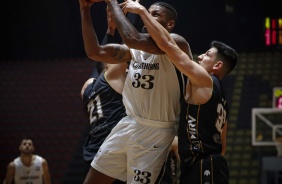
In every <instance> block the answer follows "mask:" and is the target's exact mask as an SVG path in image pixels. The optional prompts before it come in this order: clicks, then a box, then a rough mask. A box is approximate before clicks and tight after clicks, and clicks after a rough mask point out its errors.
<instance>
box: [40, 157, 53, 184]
mask: <svg viewBox="0 0 282 184" xmlns="http://www.w3.org/2000/svg"><path fill="white" fill-rule="evenodd" d="M42 167H43V181H44V184H51V175H50V171H49V167H48V163H47V161H46V160H45V159H43V162H42Z"/></svg>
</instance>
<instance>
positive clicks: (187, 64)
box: [123, 0, 211, 87]
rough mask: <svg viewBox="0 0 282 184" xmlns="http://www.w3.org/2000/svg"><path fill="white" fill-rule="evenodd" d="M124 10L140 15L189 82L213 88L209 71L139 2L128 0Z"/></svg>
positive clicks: (159, 45)
mask: <svg viewBox="0 0 282 184" xmlns="http://www.w3.org/2000/svg"><path fill="white" fill-rule="evenodd" d="M123 9H124V11H125V12H131V13H136V14H139V15H140V17H141V19H142V21H143V22H144V24H145V26H146V28H147V31H148V32H149V34H150V35H151V37H152V38H153V39H154V41H155V42H156V44H157V45H158V47H159V48H160V49H161V50H163V51H164V52H165V53H166V54H167V56H168V57H169V58H170V60H171V61H172V62H173V63H174V65H175V66H176V67H177V68H178V69H179V70H180V71H181V72H182V73H184V74H185V75H187V76H188V77H189V80H190V81H191V82H192V83H193V84H194V85H198V86H201V87H210V86H211V78H210V76H209V74H208V73H207V71H206V70H205V69H204V68H203V67H202V66H200V65H199V64H197V63H196V62H194V61H193V60H191V59H190V58H189V57H188V55H187V54H186V53H184V52H183V51H182V50H181V49H180V48H179V46H178V45H177V44H176V42H175V40H174V39H173V37H172V36H171V35H170V34H169V32H168V31H167V30H166V29H165V28H164V27H163V26H162V25H160V24H159V23H158V22H157V21H156V20H155V19H154V18H153V17H152V16H151V15H150V14H149V13H148V11H147V10H146V9H145V7H144V6H142V5H140V4H139V3H138V2H134V1H131V0H126V2H125V3H124V4H123Z"/></svg>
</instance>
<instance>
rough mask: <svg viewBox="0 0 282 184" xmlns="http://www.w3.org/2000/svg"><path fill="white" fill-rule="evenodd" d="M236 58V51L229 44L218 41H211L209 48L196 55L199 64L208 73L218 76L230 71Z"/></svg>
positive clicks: (220, 76)
mask: <svg viewBox="0 0 282 184" xmlns="http://www.w3.org/2000/svg"><path fill="white" fill-rule="evenodd" d="M237 60H238V55H237V52H236V51H235V50H234V49H233V48H231V47H230V46H228V45H226V44H224V43H222V42H219V41H212V42H211V47H210V49H209V50H208V51H207V52H206V53H204V54H201V55H200V56H198V62H199V64H200V65H201V66H203V67H204V68H205V69H206V70H207V72H208V73H209V74H214V75H217V76H218V77H219V78H222V77H224V76H225V75H226V74H228V73H229V72H231V71H232V70H233V69H234V68H235V66H236V64H237Z"/></svg>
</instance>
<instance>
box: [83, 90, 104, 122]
mask: <svg viewBox="0 0 282 184" xmlns="http://www.w3.org/2000/svg"><path fill="white" fill-rule="evenodd" d="M87 107H88V112H89V118H90V122H91V123H92V122H93V121H95V120H96V119H98V118H99V117H101V116H103V110H102V104H101V100H100V96H99V95H98V96H97V97H96V98H95V99H93V100H91V101H90V102H89V103H88V105H87Z"/></svg>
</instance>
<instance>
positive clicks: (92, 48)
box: [79, 0, 131, 63]
mask: <svg viewBox="0 0 282 184" xmlns="http://www.w3.org/2000/svg"><path fill="white" fill-rule="evenodd" d="M96 2H98V1H97V0H96ZM79 3H80V13H81V26H82V36H83V41H84V48H85V52H86V54H87V56H88V57H89V58H90V59H92V60H95V61H101V62H105V63H121V62H128V61H130V60H131V54H130V52H129V49H128V47H127V46H126V45H121V44H106V45H103V46H101V45H100V44H99V41H98V38H97V35H96V32H95V29H94V27H93V25H92V19H91V14H90V7H91V5H92V4H93V1H92V2H90V1H88V0H79Z"/></svg>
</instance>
